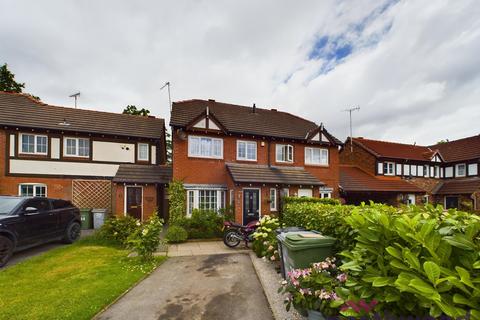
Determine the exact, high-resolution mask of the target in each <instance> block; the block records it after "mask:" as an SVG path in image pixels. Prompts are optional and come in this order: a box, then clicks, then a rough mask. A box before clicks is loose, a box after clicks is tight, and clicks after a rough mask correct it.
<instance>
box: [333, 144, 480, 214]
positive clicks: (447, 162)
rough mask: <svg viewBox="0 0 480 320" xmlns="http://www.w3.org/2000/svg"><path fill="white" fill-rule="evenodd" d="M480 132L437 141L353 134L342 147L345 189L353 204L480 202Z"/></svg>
mask: <svg viewBox="0 0 480 320" xmlns="http://www.w3.org/2000/svg"><path fill="white" fill-rule="evenodd" d="M479 161H480V136H474V137H469V138H465V139H461V140H456V141H451V142H446V143H440V144H436V145H433V146H419V145H415V144H413V145H411V144H402V143H394V142H387V141H378V140H371V139H365V138H353V139H351V140H350V139H347V141H346V143H345V145H344V148H343V149H342V150H341V152H340V163H341V166H340V188H341V192H342V196H343V197H344V198H345V200H346V202H347V203H353V204H357V203H359V202H362V201H368V200H373V201H377V202H383V203H389V204H399V203H404V204H411V203H416V204H420V203H426V202H429V203H435V204H437V203H439V204H442V205H443V206H445V207H446V208H454V207H455V208H458V207H461V206H467V207H470V208H472V209H477V210H478V209H479V207H478V206H477V202H478V194H479V191H480V178H479V177H478V163H479Z"/></svg>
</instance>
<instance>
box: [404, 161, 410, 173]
mask: <svg viewBox="0 0 480 320" xmlns="http://www.w3.org/2000/svg"><path fill="white" fill-rule="evenodd" d="M403 175H404V176H409V175H410V165H409V164H404V165H403Z"/></svg>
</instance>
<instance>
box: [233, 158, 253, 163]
mask: <svg viewBox="0 0 480 320" xmlns="http://www.w3.org/2000/svg"><path fill="white" fill-rule="evenodd" d="M237 161H244V162H258V160H257V159H255V160H252V159H239V158H237Z"/></svg>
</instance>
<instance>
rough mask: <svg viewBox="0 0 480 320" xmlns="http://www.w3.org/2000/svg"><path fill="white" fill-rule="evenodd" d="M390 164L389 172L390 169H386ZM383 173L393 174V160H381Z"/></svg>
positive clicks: (386, 174) (385, 174)
mask: <svg viewBox="0 0 480 320" xmlns="http://www.w3.org/2000/svg"><path fill="white" fill-rule="evenodd" d="M390 165H391V169H392V171H391V172H390V170H388V169H389V168H390ZM383 175H384V176H394V175H395V162H392V161H385V162H383Z"/></svg>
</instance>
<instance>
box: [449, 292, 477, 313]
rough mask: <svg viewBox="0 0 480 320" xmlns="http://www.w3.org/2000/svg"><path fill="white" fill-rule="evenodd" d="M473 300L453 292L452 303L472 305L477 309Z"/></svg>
mask: <svg viewBox="0 0 480 320" xmlns="http://www.w3.org/2000/svg"><path fill="white" fill-rule="evenodd" d="M473 301H474V300H473V299H472V300H470V299H467V298H465V297H464V296H462V295H461V294H459V293H455V294H454V295H453V303H456V304H463V305H466V306H469V307H472V308H474V309H479V308H478V305H477V304H475V303H474V302H473Z"/></svg>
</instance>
